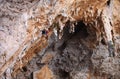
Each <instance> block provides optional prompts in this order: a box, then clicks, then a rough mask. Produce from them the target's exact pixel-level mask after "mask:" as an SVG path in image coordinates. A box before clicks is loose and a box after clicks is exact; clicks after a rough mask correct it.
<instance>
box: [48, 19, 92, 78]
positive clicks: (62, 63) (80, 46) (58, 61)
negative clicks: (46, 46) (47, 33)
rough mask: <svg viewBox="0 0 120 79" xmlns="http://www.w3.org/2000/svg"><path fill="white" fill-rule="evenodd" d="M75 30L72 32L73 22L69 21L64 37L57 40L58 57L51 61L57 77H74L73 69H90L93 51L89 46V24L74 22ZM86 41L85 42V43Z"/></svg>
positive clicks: (64, 30) (51, 66)
mask: <svg viewBox="0 0 120 79" xmlns="http://www.w3.org/2000/svg"><path fill="white" fill-rule="evenodd" d="M72 23H73V24H74V26H75V27H74V32H72V33H70V29H71V22H70V21H68V22H67V23H66V25H65V27H64V29H63V37H62V38H61V39H59V40H57V42H56V44H55V45H59V46H54V47H57V48H56V52H57V54H56V57H55V58H54V59H53V60H52V61H51V62H50V63H49V65H50V68H51V69H52V70H53V72H54V74H55V75H58V76H59V78H57V79H72V78H70V77H71V75H70V73H71V72H72V71H81V70H83V69H85V68H88V69H90V67H91V65H92V62H91V60H90V58H91V56H92V51H91V50H90V49H89V48H88V47H87V45H86V44H87V43H86V42H87V41H88V40H89V39H88V38H89V37H90V34H89V32H88V31H90V30H89V29H88V26H86V25H85V24H84V22H83V21H78V22H72ZM83 42H84V43H83Z"/></svg>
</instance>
